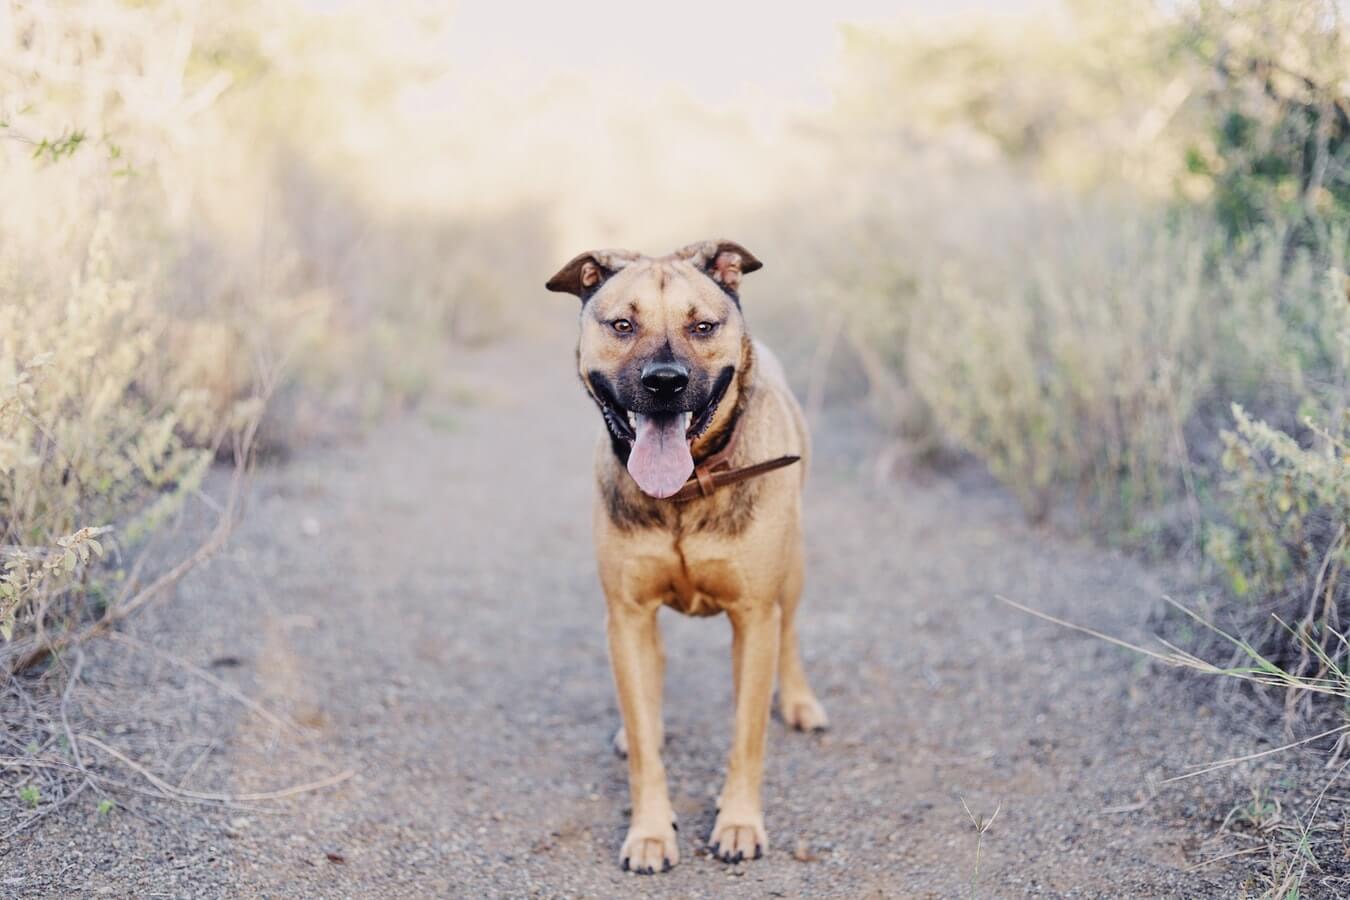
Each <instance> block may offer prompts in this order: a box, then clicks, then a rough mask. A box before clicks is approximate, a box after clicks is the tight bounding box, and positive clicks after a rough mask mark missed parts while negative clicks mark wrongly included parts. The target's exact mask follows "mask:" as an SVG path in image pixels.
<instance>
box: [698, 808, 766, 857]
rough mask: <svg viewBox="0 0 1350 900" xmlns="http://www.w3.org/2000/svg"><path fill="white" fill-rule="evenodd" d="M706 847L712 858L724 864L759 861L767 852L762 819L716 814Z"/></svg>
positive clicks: (761, 817)
mask: <svg viewBox="0 0 1350 900" xmlns="http://www.w3.org/2000/svg"><path fill="white" fill-rule="evenodd" d="M708 847H709V849H710V850H711V851H712V855H713V856H714V857H716V858H717V859H720V860H721V861H722V862H726V863H738V862H741V861H743V860H747V859H759V858H760V857H761V856H763V855H764V854H765V853H768V852H769V834H768V832H766V831H765V830H764V817H763V816H729V815H727V814H726V813H725V812H721V813H718V815H717V821H716V822H715V823H714V824H713V830H712V837H711V838H710V839H709V840H708Z"/></svg>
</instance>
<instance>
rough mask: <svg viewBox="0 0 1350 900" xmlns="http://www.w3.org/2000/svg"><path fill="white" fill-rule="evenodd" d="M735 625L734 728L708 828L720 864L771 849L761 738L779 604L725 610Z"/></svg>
mask: <svg viewBox="0 0 1350 900" xmlns="http://www.w3.org/2000/svg"><path fill="white" fill-rule="evenodd" d="M727 615H728V616H729V617H730V619H731V627H732V628H733V629H734V636H733V643H734V644H735V647H736V651H735V653H734V654H733V658H732V665H733V666H734V669H735V671H734V673H733V674H734V678H735V684H736V726H735V734H734V735H733V737H732V740H731V756H730V758H729V760H728V762H727V780H726V783H725V785H723V787H722V800H721V809H719V810H718V813H717V821H716V822H715V823H714V824H713V830H712V839H711V842H710V843H711V844H712V852H713V855H714V856H716V857H717V858H718V859H720V860H722V861H723V862H740V861H741V860H743V859H758V858H759V857H760V856H762V855H763V854H764V852H765V851H767V850H768V849H769V836H768V833H767V832H766V831H765V830H764V807H763V805H762V803H761V800H760V782H761V781H762V780H763V777H764V741H765V734H766V732H767V731H768V724H769V705H770V703H771V700H772V697H773V675H774V668H775V666H776V665H777V661H778V641H779V627H780V618H781V616H782V612H781V610H780V609H779V608H778V604H777V603H774V602H762V603H753V604H747V605H744V606H739V605H738V606H736V607H733V608H731V609H729V610H728V611H727Z"/></svg>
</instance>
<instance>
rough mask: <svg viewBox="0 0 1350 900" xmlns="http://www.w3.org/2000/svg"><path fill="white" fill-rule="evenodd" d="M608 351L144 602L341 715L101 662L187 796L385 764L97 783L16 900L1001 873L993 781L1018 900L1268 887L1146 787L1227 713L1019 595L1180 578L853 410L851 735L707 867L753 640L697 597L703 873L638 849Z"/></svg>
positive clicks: (305, 504)
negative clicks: (608, 569) (609, 596)
mask: <svg viewBox="0 0 1350 900" xmlns="http://www.w3.org/2000/svg"><path fill="white" fill-rule="evenodd" d="M571 365H572V363H571V348H570V346H569V345H567V344H566V343H562V342H549V343H543V342H540V343H538V344H535V343H528V342H527V343H516V344H510V345H505V346H500V347H497V348H494V349H490V350H486V351H480V352H476V353H474V354H471V355H468V356H466V357H465V358H463V359H460V360H458V361H457V362H456V363H455V368H454V371H455V375H454V379H455V382H456V385H457V387H456V389H455V390H454V391H453V394H454V395H455V398H457V399H455V400H453V401H452V399H451V398H449V397H443V398H441V399H439V400H437V399H433V400H432V401H431V402H430V403H429V404H428V405H427V407H426V408H424V409H423V410H421V411H419V412H418V413H416V414H413V415H410V416H408V417H406V418H405V419H404V420H402V421H400V422H398V423H395V424H394V425H393V426H391V427H390V428H388V429H383V430H381V431H380V432H378V433H377V434H375V435H373V436H372V437H371V438H369V439H368V440H367V441H366V442H364V443H360V444H356V445H351V446H346V447H342V448H338V449H333V450H328V451H322V452H315V453H311V454H308V455H306V456H305V458H304V459H302V460H300V461H296V462H293V463H290V464H288V465H285V466H280V467H276V468H273V469H271V470H269V471H265V472H264V473H263V474H262V475H261V476H260V478H259V482H258V484H257V488H256V491H255V496H254V498H253V501H252V503H251V507H250V512H249V517H248V519H247V520H246V521H245V523H244V525H243V526H242V527H241V529H240V531H239V533H238V535H237V537H236V539H235V541H234V542H233V544H232V547H231V549H230V551H229V552H228V553H227V554H226V555H225V556H224V557H222V558H220V559H219V560H217V561H216V562H214V563H213V564H212V565H211V566H209V567H208V568H206V569H204V570H201V571H199V572H197V573H194V574H193V575H192V576H191V577H190V578H189V579H188V580H187V581H186V582H185V583H184V584H183V585H182V586H181V589H180V590H179V592H178V596H177V597H175V598H173V599H171V600H169V601H168V602H166V603H165V604H164V605H162V606H160V607H158V608H156V609H154V610H153V611H151V612H150V614H148V615H146V616H144V617H142V618H141V619H139V620H138V621H137V622H136V623H134V627H133V628H132V629H131V632H132V633H133V634H139V635H141V636H143V637H144V638H145V639H147V640H148V639H150V638H151V637H153V638H154V641H155V643H156V645H157V646H159V647H162V648H164V649H165V650H168V651H170V652H172V653H174V654H177V655H178V656H180V657H183V658H185V659H186V660H188V661H190V662H192V663H193V664H195V665H198V666H203V667H211V668H210V671H211V672H212V673H214V674H215V675H217V676H219V677H221V678H224V679H226V680H228V681H230V682H232V683H236V684H238V685H239V686H240V687H241V688H242V689H243V690H244V691H245V692H246V693H248V694H249V695H251V696H254V697H257V698H258V699H260V700H261V701H263V702H265V703H267V704H269V705H271V706H273V707H274V708H277V709H279V710H282V711H285V712H287V713H289V714H290V715H292V716H294V717H295V719H296V720H297V721H298V722H300V723H301V726H302V728H303V730H304V731H305V733H306V735H307V737H306V738H305V739H304V740H298V739H296V738H294V737H292V736H290V735H287V734H285V733H278V732H277V730H276V729H275V728H274V727H273V726H272V725H270V724H268V723H267V722H265V721H264V720H262V719H260V718H258V717H257V716H255V715H253V714H251V713H249V712H248V711H247V710H246V709H245V708H243V707H242V706H240V705H239V704H237V703H235V702H234V701H232V700H231V699H230V698H229V697H227V696H225V695H224V694H222V693H221V692H220V691H219V690H217V689H215V688H212V687H210V686H208V685H206V684H205V683H204V682H203V681H202V680H201V679H200V678H197V677H195V676H193V675H191V674H189V673H187V672H185V671H183V670H182V669H181V668H179V667H176V666H175V665H173V664H171V663H168V662H165V661H163V660H159V659H157V658H154V657H150V656H144V655H142V656H139V657H138V656H136V655H135V654H133V653H131V652H129V651H128V649H127V648H126V647H125V646H121V645H118V644H116V643H114V642H103V643H101V644H100V645H98V646H95V647H91V648H90V650H89V651H88V660H87V662H86V666H85V670H84V671H85V677H84V680H83V682H82V683H81V685H80V686H79V688H78V689H77V691H76V692H75V694H74V697H73V703H74V707H75V709H74V712H75V713H76V715H77V719H78V721H79V722H81V723H83V726H82V727H85V728H88V729H89V730H91V732H92V733H96V734H100V733H101V734H103V735H104V738H105V740H106V741H107V742H109V743H114V744H116V745H117V746H120V747H122V748H124V749H125V750H126V752H128V753H129V754H131V755H133V756H134V757H135V758H137V759H139V760H141V761H142V762H144V763H145V764H146V765H147V766H149V767H151V768H152V769H154V770H156V771H158V772H161V773H164V774H165V775H166V777H168V778H169V780H171V781H174V782H175V783H177V782H179V781H180V779H181V781H182V783H184V784H185V785H188V786H190V787H192V788H196V789H199V790H228V791H247V790H260V789H269V788H274V787H278V786H284V785H286V784H289V783H294V782H298V781H305V780H310V779H313V778H314V777H317V776H318V775H322V774H326V773H328V772H331V771H335V770H338V769H341V768H343V767H347V766H350V767H352V768H354V769H355V770H356V771H357V775H356V777H355V778H353V779H351V780H350V781H348V782H346V783H344V784H343V785H341V786H339V787H337V788H334V789H331V790H327V791H324V792H320V793H314V794H308V795H305V796H302V797H297V798H295V799H293V800H290V801H287V802H286V803H285V804H284V805H281V806H269V807H265V808H258V809H248V810H241V809H229V810H224V811H221V810H218V809H216V808H212V807H208V806H196V805H186V804H169V803H164V802H158V801H149V802H146V803H144V804H139V803H138V804H134V805H133V808H132V809H119V810H117V811H116V812H114V813H113V814H112V815H111V816H100V815H98V814H96V813H95V812H94V811H93V805H94V802H95V801H93V800H90V801H89V802H88V804H84V805H80V806H79V807H78V808H77V809H74V810H73V811H71V812H69V813H68V814H63V815H61V816H58V817H52V818H51V819H50V820H48V821H46V822H44V823H43V824H42V825H41V826H40V827H38V828H36V829H35V830H33V831H31V832H30V833H28V834H26V835H24V836H22V837H20V838H19V839H17V840H16V842H15V845H14V846H12V847H11V848H8V850H7V852H5V853H4V854H3V855H0V894H7V895H8V894H14V895H18V896H42V895H47V896H58V895H67V894H69V893H71V892H73V891H77V890H79V891H86V892H88V893H90V894H98V893H104V894H108V895H115V896H129V895H135V896H155V895H165V896H241V895H243V896H327V897H338V896H465V897H479V896H503V897H519V896H547V897H554V896H567V897H620V896H663V897H664V896H670V897H742V896H743V897H764V896H776V897H799V896H829V897H869V896H873V897H915V896H917V897H943V898H946V897H957V896H963V895H964V896H968V895H969V891H970V886H971V880H972V877H973V876H974V868H975V834H974V830H973V828H972V826H971V823H970V821H969V820H968V819H967V817H966V813H965V812H964V810H963V809H962V802H961V801H962V798H964V799H965V801H966V803H968V804H969V806H970V808H971V809H972V810H973V811H975V812H977V813H983V814H988V813H991V812H992V811H993V810H994V809H995V807H996V805H999V804H1001V812H1000V813H999V815H998V818H997V820H996V821H995V823H994V825H993V827H992V828H991V829H990V831H989V832H988V834H987V835H986V836H985V839H984V846H983V850H982V856H981V859H980V863H979V873H978V881H979V895H980V896H982V897H992V896H999V897H1004V896H1006V897H1020V896H1026V895H1028V894H1041V895H1047V896H1072V897H1097V896H1133V897H1143V896H1155V897H1156V896H1168V897H1173V896H1221V895H1231V894H1232V893H1233V891H1234V888H1235V884H1236V881H1235V880H1236V879H1237V878H1239V877H1240V876H1239V874H1238V873H1235V872H1233V871H1228V870H1225V869H1223V868H1222V867H1221V866H1215V867H1208V868H1205V869H1204V870H1203V871H1201V872H1199V873H1187V872H1185V871H1184V870H1185V868H1186V867H1187V866H1188V865H1190V864H1192V863H1193V862H1195V861H1196V860H1197V859H1198V858H1200V855H1208V854H1198V850H1197V848H1198V846H1199V842H1200V841H1201V840H1202V839H1203V838H1204V837H1205V836H1206V835H1207V834H1208V833H1210V832H1211V831H1213V829H1214V824H1215V823H1214V818H1215V817H1216V816H1217V817H1220V818H1221V817H1222V815H1223V813H1224V812H1225V811H1226V808H1225V807H1223V806H1222V805H1221V801H1220V800H1217V799H1216V800H1214V801H1206V800H1204V799H1203V794H1202V791H1203V787H1202V786H1199V785H1198V784H1197V786H1195V787H1192V788H1185V787H1183V788H1181V789H1178V790H1176V791H1171V792H1168V793H1165V794H1164V795H1163V796H1162V797H1161V798H1159V799H1157V800H1154V801H1152V802H1149V803H1146V804H1142V805H1139V804H1137V801H1139V800H1140V798H1141V796H1142V792H1143V791H1144V784H1145V779H1146V777H1157V776H1158V775H1160V774H1164V773H1165V774H1172V773H1174V772H1175V771H1177V769H1178V767H1179V766H1180V765H1182V764H1183V763H1186V762H1194V761H1196V760H1200V759H1207V758H1213V757H1214V756H1216V755H1220V754H1222V753H1224V752H1226V751H1228V750H1229V749H1231V745H1230V744H1229V743H1225V741H1224V740H1223V739H1221V738H1220V736H1219V734H1218V732H1219V728H1218V725H1217V723H1214V722H1212V720H1211V719H1209V718H1207V717H1206V716H1205V715H1204V711H1203V710H1201V712H1200V714H1198V715H1197V712H1196V709H1195V707H1194V706H1193V705H1192V706H1187V705H1186V704H1185V703H1184V702H1182V701H1181V700H1175V701H1174V700H1170V699H1169V698H1168V688H1169V686H1172V685H1170V684H1169V682H1167V681H1166V680H1162V679H1159V678H1158V677H1157V676H1149V675H1148V674H1147V673H1146V672H1145V670H1144V669H1143V668H1142V667H1141V666H1140V665H1139V663H1138V661H1137V660H1136V659H1134V658H1133V657H1130V656H1129V655H1127V654H1125V653H1123V652H1121V651H1117V650H1115V649H1114V648H1111V647H1109V646H1106V645H1104V644H1102V643H1100V642H1096V641H1093V640H1091V639H1088V638H1084V637H1081V636H1078V635H1075V634H1072V633H1069V632H1066V631H1063V630H1059V629H1056V628H1054V627H1052V626H1049V625H1045V624H1043V623H1040V622H1038V621H1036V620H1033V619H1029V618H1027V617H1025V616H1023V615H1021V614H1019V613H1017V612H1015V611H1013V610H1010V609H1008V608H1007V607H1005V606H1003V605H1002V604H1000V603H998V602H997V601H996V600H995V599H994V595H995V594H996V593H1000V592H1002V593H1005V594H1007V595H1009V596H1012V597H1014V598H1018V599H1022V600H1025V601H1027V602H1029V603H1034V604H1036V605H1039V606H1041V607H1043V608H1045V609H1047V610H1049V611H1051V612H1054V613H1058V614H1061V615H1065V616H1070V617H1072V618H1075V619H1077V620H1080V621H1085V622H1092V623H1094V624H1096V625H1098V626H1099V627H1103V628H1109V629H1116V630H1121V631H1128V630H1130V629H1132V628H1137V627H1138V626H1140V625H1141V624H1143V623H1144V622H1145V620H1146V618H1147V616H1148V615H1149V613H1150V612H1151V611H1153V610H1155V608H1156V601H1157V598H1158V596H1159V595H1160V594H1161V593H1163V591H1164V586H1163V585H1161V584H1160V583H1158V581H1157V580H1155V578H1154V577H1152V576H1151V575H1150V574H1149V573H1148V572H1147V571H1145V570H1142V569H1141V568H1139V567H1138V566H1136V565H1134V564H1132V563H1130V562H1128V561H1126V560H1124V559H1122V558H1120V557H1118V556H1114V555H1110V554H1106V553H1103V552H1102V551H1100V550H1097V549H1093V548H1092V547H1090V546H1088V545H1087V544H1082V545H1075V544H1069V543H1066V542H1065V541H1063V540H1062V539H1056V538H1053V537H1051V536H1049V535H1047V534H1045V533H1041V532H1037V531H1035V530H1033V529H1030V528H1028V527H1027V526H1026V525H1025V524H1024V523H1023V521H1022V519H1021V517H1020V515H1019V514H1018V512H1017V510H1016V508H1015V506H1014V505H1013V504H1012V503H1010V502H1009V501H1008V500H1007V499H1006V498H1005V497H1004V496H1003V495H1002V494H1001V493H1000V492H998V491H996V490H994V489H992V488H990V487H988V486H987V485H984V484H983V483H982V482H981V483H974V484H971V483H967V484H964V485H963V484H960V483H957V482H956V481H952V480H944V479H940V478H933V479H930V480H928V481H926V482H925V483H919V482H916V481H900V482H897V483H893V484H889V485H885V486H878V485H876V484H874V483H873V481H872V480H871V475H870V466H869V465H868V463H867V461H868V460H869V459H870V458H871V456H870V453H871V452H872V451H874V450H875V449H876V448H875V446H873V444H872V443H871V442H873V441H874V440H875V438H873V437H870V436H869V433H868V431H867V430H866V429H865V428H861V427H854V426H850V425H846V424H844V422H843V417H842V416H841V417H840V420H839V422H837V423H835V424H834V427H832V428H831V429H828V430H826V429H821V428H820V427H819V425H817V426H816V427H817V432H818V433H817V455H816V461H815V468H814V471H813V472H812V476H811V479H810V482H809V488H808V492H807V499H806V510H807V523H808V539H807V543H808V554H809V557H808V558H809V571H808V584H807V590H806V595H805V600H804V607H803V613H802V624H801V629H802V634H803V642H804V654H805V658H806V664H807V667H808V670H809V671H810V674H811V676H812V679H813V682H814V684H815V686H816V689H817V691H818V693H819V694H820V696H821V699H822V701H823V702H824V703H825V705H826V708H827V709H828V711H829V714H830V718H831V722H832V724H833V729H832V731H831V732H830V733H828V734H826V735H823V736H815V735H800V734H796V733H790V732H787V731H786V730H785V729H784V728H783V726H782V725H781V723H779V722H777V721H775V722H774V724H773V726H772V730H771V732H770V750H769V758H768V759H769V761H768V768H767V773H766V785H765V799H766V815H767V824H768V828H769V834H770V839H771V841H772V842H773V848H772V851H771V852H770V853H769V854H768V857H767V859H765V860H763V861H760V862H755V863H746V864H742V865H738V866H735V867H728V866H725V865H723V864H721V863H718V862H715V861H713V860H711V859H709V858H707V857H706V856H705V855H704V854H703V853H702V845H703V841H704V839H705V838H706V836H707V832H708V829H709V827H710V826H711V824H712V818H713V812H714V810H713V798H714V795H715V792H716V790H717V787H718V784H719V778H720V774H721V769H722V762H723V757H724V754H725V752H726V748H727V745H728V740H729V737H730V711H731V687H730V682H729V678H728V675H729V659H728V645H729V631H728V628H727V625H726V622H725V620H722V619H713V620H699V621H692V620H684V619H681V618H680V617H678V616H676V615H674V614H669V613H667V614H663V617H662V621H663V627H664V629H665V634H666V638H667V650H668V654H669V667H668V675H667V678H668V686H667V707H666V715H667V730H668V734H669V739H668V744H667V749H666V763H667V767H668V770H669V773H670V778H671V790H672V797H673V800H674V804H675V807H676V810H677V812H678V813H679V815H680V823H681V832H680V840H681V842H682V843H681V847H682V851H683V856H684V862H682V863H681V864H680V865H679V866H678V867H677V869H676V870H675V871H673V872H672V873H670V874H669V875H665V876H660V877H653V878H645V879H642V878H637V877H635V876H631V875H627V874H625V873H622V872H620V871H619V869H618V867H617V865H616V854H617V851H618V847H619V843H620V841H621V839H622V835H623V832H624V827H625V818H626V816H625V813H626V805H627V789H626V786H625V780H624V767H623V764H622V762H621V761H620V760H618V759H617V758H615V757H614V755H613V754H612V752H611V750H610V747H609V738H610V735H611V733H612V732H613V730H614V728H615V725H616V722H617V712H616V706H615V701H614V697H613V691H612V687H611V682H610V675H609V670H608V666H607V663H606V658H605V649H604V640H603V604H602V600H601V597H600V593H599V588H598V585H597V582H596V577H595V573H594V566H593V563H592V556H591V550H590V539H589V526H588V503H589V497H590V495H589V485H588V481H587V477H588V472H589V458H590V457H589V455H590V449H591V446H592V441H593V439H594V435H595V429H596V427H597V421H596V416H595V414H594V411H593V410H592V409H591V408H590V407H589V404H588V401H586V400H585V399H584V398H583V396H582V395H581V391H580V389H579V387H578V385H577V384H576V381H575V378H574V377H573V376H572V375H571ZM464 397H472V398H474V399H473V402H472V403H470V404H467V405H465V404H463V403H462V400H463V398H464ZM966 481H968V482H969V481H972V479H970V478H967V479H966ZM976 481H977V482H978V480H977V479H976ZM114 711H115V712H114ZM1211 786H1212V785H1211ZM1131 804H1135V805H1136V806H1137V808H1135V809H1133V810H1127V811H1109V810H1110V808H1112V807H1120V806H1129V805H1131ZM278 811H279V812H278ZM799 847H800V848H802V852H801V853H800V855H801V856H802V857H804V858H805V860H806V861H802V860H799V859H797V858H795V857H794V849H797V848H799Z"/></svg>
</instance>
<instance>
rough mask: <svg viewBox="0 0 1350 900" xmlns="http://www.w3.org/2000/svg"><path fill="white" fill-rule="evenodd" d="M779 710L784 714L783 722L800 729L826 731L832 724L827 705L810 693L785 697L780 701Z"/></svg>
mask: <svg viewBox="0 0 1350 900" xmlns="http://www.w3.org/2000/svg"><path fill="white" fill-rule="evenodd" d="M778 710H779V712H780V713H781V714H782V716H783V722H784V723H785V724H787V725H788V727H790V728H795V729H797V730H798V731H824V730H825V729H826V728H828V727H829V725H830V720H829V718H828V717H827V716H826V715H825V707H823V706H821V705H820V701H819V700H817V699H816V698H815V697H813V696H811V695H810V694H805V695H801V696H797V697H784V698H782V700H781V701H780V702H779V705H778Z"/></svg>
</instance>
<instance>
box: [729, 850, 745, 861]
mask: <svg viewBox="0 0 1350 900" xmlns="http://www.w3.org/2000/svg"><path fill="white" fill-rule="evenodd" d="M744 861H745V853H744V851H741V850H737V851H736V858H735V859H733V860H732V862H744Z"/></svg>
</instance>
